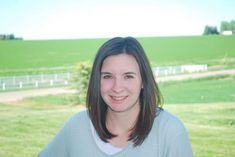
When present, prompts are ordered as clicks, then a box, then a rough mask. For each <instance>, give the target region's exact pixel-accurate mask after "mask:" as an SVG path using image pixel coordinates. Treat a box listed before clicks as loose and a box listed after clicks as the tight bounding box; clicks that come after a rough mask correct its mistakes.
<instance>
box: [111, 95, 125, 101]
mask: <svg viewBox="0 0 235 157" xmlns="http://www.w3.org/2000/svg"><path fill="white" fill-rule="evenodd" d="M110 97H111V99H112V100H113V101H117V102H121V101H124V100H125V99H126V98H127V96H110Z"/></svg>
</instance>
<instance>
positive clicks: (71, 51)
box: [0, 36, 235, 71]
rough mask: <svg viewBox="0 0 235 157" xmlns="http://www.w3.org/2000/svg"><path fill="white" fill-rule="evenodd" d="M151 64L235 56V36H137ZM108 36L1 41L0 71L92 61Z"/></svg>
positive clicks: (183, 62) (208, 60)
mask: <svg viewBox="0 0 235 157" xmlns="http://www.w3.org/2000/svg"><path fill="white" fill-rule="evenodd" d="M138 39H139V41H140V42H141V43H142V45H143V47H144V49H145V50H146V53H147V55H148V56H149V58H150V61H151V63H152V64H153V65H176V64H193V63H207V64H208V63H209V64H210V63H215V62H216V61H219V60H221V59H223V58H234V57H235V44H234V43H235V36H187V37H144V38H138ZM106 40H107V39H77V40H31V41H30V40H28V41H27V40H26V41H24V40H22V41H20V40H18V41H0V71H4V70H6V71H11V70H17V69H27V68H36V69H37V68H43V67H44V68H49V67H50V68H52V67H64V66H72V65H74V64H75V63H77V62H80V61H85V60H90V61H92V60H93V58H94V56H95V54H96V52H97V49H98V48H99V46H100V45H101V44H102V43H104V42H105V41H106Z"/></svg>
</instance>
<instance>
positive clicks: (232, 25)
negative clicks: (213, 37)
mask: <svg viewBox="0 0 235 157" xmlns="http://www.w3.org/2000/svg"><path fill="white" fill-rule="evenodd" d="M224 31H232V33H233V34H235V20H231V21H230V22H228V21H222V22H221V23H220V32H224Z"/></svg>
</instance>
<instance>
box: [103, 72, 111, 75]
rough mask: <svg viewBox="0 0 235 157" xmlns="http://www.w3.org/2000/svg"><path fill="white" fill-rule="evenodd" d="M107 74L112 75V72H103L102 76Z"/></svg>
mask: <svg viewBox="0 0 235 157" xmlns="http://www.w3.org/2000/svg"><path fill="white" fill-rule="evenodd" d="M106 74H112V73H111V72H107V71H103V72H102V71H101V75H106Z"/></svg>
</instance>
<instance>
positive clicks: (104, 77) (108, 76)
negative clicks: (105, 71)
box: [102, 75, 112, 79]
mask: <svg viewBox="0 0 235 157" xmlns="http://www.w3.org/2000/svg"><path fill="white" fill-rule="evenodd" d="M102 78H103V79H110V78H112V76H111V75H104V76H103V77H102Z"/></svg>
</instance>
